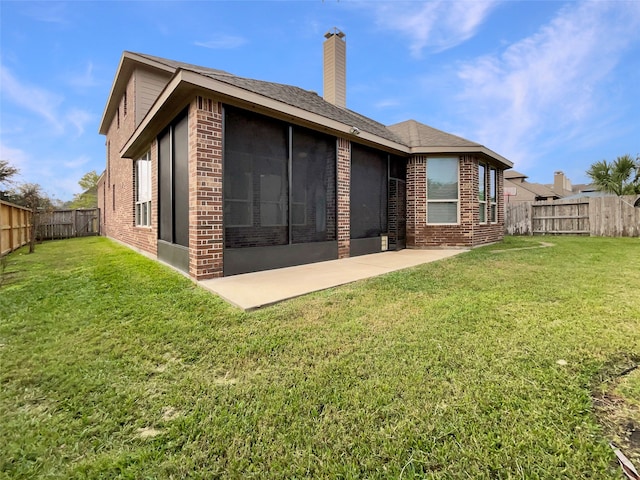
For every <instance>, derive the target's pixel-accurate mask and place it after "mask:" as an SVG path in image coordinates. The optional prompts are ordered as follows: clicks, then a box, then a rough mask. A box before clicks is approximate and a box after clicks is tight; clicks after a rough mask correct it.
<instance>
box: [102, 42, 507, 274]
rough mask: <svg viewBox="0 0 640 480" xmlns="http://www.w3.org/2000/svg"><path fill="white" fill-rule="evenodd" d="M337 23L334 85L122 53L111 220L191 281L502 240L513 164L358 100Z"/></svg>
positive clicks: (116, 231) (114, 98)
mask: <svg viewBox="0 0 640 480" xmlns="http://www.w3.org/2000/svg"><path fill="white" fill-rule="evenodd" d="M325 37H326V40H325V42H324V63H325V77H324V95H325V96H324V98H322V97H320V96H319V95H318V94H316V93H315V92H311V91H307V90H304V89H302V88H298V87H294V86H290V85H283V84H277V83H272V82H267V81H261V80H254V79H249V78H242V77H238V76H235V75H232V74H230V73H227V72H224V71H221V70H215V69H211V68H204V67H200V66H196V65H190V64H187V63H182V62H177V61H173V60H167V59H164V58H159V57H154V56H151V55H145V54H140V53H132V52H124V53H123V55H122V58H121V61H120V64H119V66H118V69H117V72H116V75H115V80H114V82H113V85H112V88H111V92H110V94H109V98H108V100H107V104H106V107H105V110H104V113H103V116H102V120H101V124H100V133H101V134H104V135H106V150H107V165H106V170H105V172H104V173H103V175H102V177H101V179H100V182H99V193H98V197H99V206H100V208H101V212H102V215H101V222H102V232H103V233H104V234H105V235H107V236H109V237H111V238H114V239H116V240H118V241H120V242H123V243H125V244H127V245H129V246H131V247H133V248H136V249H138V250H141V251H144V252H146V253H148V254H150V255H151V256H154V257H156V258H157V259H159V260H161V261H164V262H166V263H168V264H170V265H173V266H174V267H175V268H177V269H180V270H182V271H184V272H187V273H188V274H189V275H190V276H191V277H192V278H193V279H195V280H203V279H208V278H215V277H220V276H226V275H234V274H239V273H245V272H252V271H259V270H265V269H273V268H280V267H285V266H292V265H300V264H305V263H312V262H318V261H324V260H330V259H337V258H345V257H349V256H354V255H363V254H367V253H373V252H380V251H385V250H396V249H401V248H406V247H408V248H426V247H443V246H449V247H451V246H455V247H474V246H476V245H482V244H486V243H490V242H496V241H499V240H500V239H501V238H502V237H503V230H504V220H503V219H504V202H503V172H504V170H505V169H508V168H510V167H511V166H512V163H511V162H510V161H509V160H507V159H506V158H504V157H502V156H500V155H499V154H497V153H495V152H493V151H491V150H490V149H488V148H487V147H485V146H483V145H480V144H478V143H475V142H471V141H469V140H465V139H463V138H460V137H457V136H455V135H451V134H449V133H445V132H442V131H440V130H437V129H435V128H431V127H429V126H427V125H424V124H421V123H419V122H417V121H414V120H408V121H405V122H402V123H398V124H396V125H391V126H385V125H382V124H381V123H379V122H376V121H375V120H372V119H370V118H367V117H365V116H363V115H360V114H358V113H356V112H354V111H351V110H349V109H347V108H346V98H345V92H346V81H345V78H346V76H345V72H346V42H345V39H344V34H343V33H342V32H339V31H337V30H335V31H333V32H328V33H327V34H326V35H325Z"/></svg>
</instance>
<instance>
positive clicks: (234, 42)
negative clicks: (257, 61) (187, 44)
mask: <svg viewBox="0 0 640 480" xmlns="http://www.w3.org/2000/svg"><path fill="white" fill-rule="evenodd" d="M245 43H247V39H246V38H244V37H238V36H234V35H224V34H220V35H217V36H216V37H215V38H211V39H209V40H207V41H203V42H201V41H198V42H194V45H196V46H198V47H204V48H211V49H216V50H229V49H233V48H238V47H241V46H242V45H244V44H245Z"/></svg>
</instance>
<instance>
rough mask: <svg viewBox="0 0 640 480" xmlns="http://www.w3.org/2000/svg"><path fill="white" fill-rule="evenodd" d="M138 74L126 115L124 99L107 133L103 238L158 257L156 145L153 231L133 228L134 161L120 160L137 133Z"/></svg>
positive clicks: (102, 193) (154, 152) (154, 155)
mask: <svg viewBox="0 0 640 480" xmlns="http://www.w3.org/2000/svg"><path fill="white" fill-rule="evenodd" d="M135 79H136V75H135V73H134V74H133V75H132V76H131V78H130V79H129V82H128V84H127V88H126V90H127V109H126V110H127V113H126V115H125V113H124V110H125V108H124V96H123V97H122V98H121V99H120V105H119V106H118V113H117V114H116V115H115V116H114V117H113V120H112V122H111V125H110V126H109V130H108V132H107V142H106V149H107V168H106V172H105V175H104V186H103V189H104V190H102V191H100V190H99V194H98V201H99V202H101V203H99V206H100V208H101V217H102V221H103V225H102V227H103V229H102V234H103V235H106V236H108V237H112V238H114V239H116V240H120V241H121V242H124V243H126V244H128V245H131V246H133V247H136V248H139V249H141V250H144V251H146V252H148V253H151V254H152V255H156V254H157V238H158V232H157V224H158V222H157V217H158V215H157V205H158V200H157V198H158V193H157V183H158V182H157V175H158V155H157V148H156V142H155V141H154V142H153V144H151V145H149V148H150V149H151V182H152V199H151V227H136V226H135V225H134V218H135V217H134V212H135V192H134V186H135V183H134V161H133V160H132V159H128V158H122V157H120V151H121V149H122V147H123V146H124V144H125V143H126V142H127V140H129V138H130V137H131V135H132V134H133V131H134V129H135V107H136V106H135V104H134V101H133V99H134V98H135V87H136V82H135Z"/></svg>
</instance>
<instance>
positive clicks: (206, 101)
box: [198, 97, 213, 113]
mask: <svg viewBox="0 0 640 480" xmlns="http://www.w3.org/2000/svg"><path fill="white" fill-rule="evenodd" d="M198 110H204V111H205V112H211V113H213V100H211V99H210V98H203V97H198Z"/></svg>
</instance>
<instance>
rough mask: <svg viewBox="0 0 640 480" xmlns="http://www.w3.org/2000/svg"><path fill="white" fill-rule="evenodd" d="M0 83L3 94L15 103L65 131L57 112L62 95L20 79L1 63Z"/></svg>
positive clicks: (59, 130)
mask: <svg viewBox="0 0 640 480" xmlns="http://www.w3.org/2000/svg"><path fill="white" fill-rule="evenodd" d="M0 84H2V93H3V95H6V96H7V97H8V98H9V99H10V100H11V101H12V102H13V103H15V104H16V105H19V106H21V107H23V108H25V109H27V110H29V111H31V112H33V113H36V114H37V115H39V116H40V117H42V118H44V119H45V120H46V121H47V122H48V123H49V124H50V125H51V126H52V127H53V128H54V129H55V130H56V132H58V133H62V132H63V131H64V126H63V124H62V121H61V119H60V118H59V116H58V113H57V108H58V106H59V105H60V104H61V103H62V97H60V96H58V95H55V94H53V93H51V92H49V91H47V90H45V89H43V88H40V87H36V86H33V85H28V84H26V83H25V82H23V81H21V80H18V79H17V78H15V77H14V76H13V75H12V74H11V72H10V71H9V70H8V69H7V68H5V67H4V66H2V65H0Z"/></svg>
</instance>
